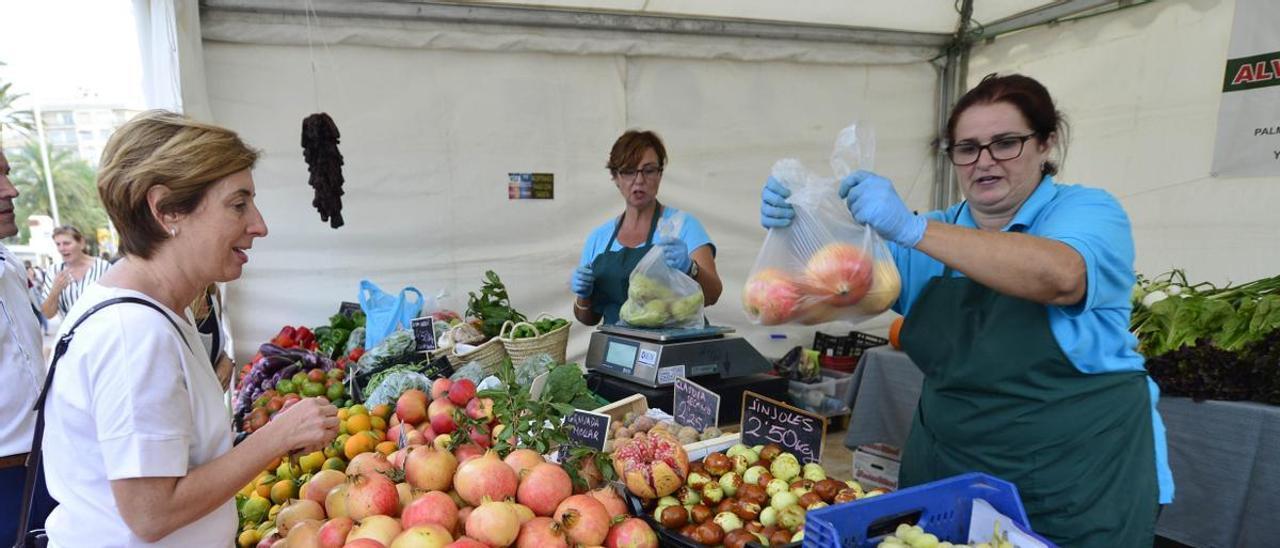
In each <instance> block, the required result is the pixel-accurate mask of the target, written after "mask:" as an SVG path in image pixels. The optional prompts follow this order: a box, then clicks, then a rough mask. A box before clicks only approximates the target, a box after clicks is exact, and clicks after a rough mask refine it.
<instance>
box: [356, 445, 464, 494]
mask: <svg viewBox="0 0 1280 548" xmlns="http://www.w3.org/2000/svg"><path fill="white" fill-rule="evenodd" d="M364 454H367V453H364ZM364 454H362V455H356V456H357V458H358V457H360V456H363V455H364ZM457 469H458V459H457V458H455V457H454V456H453V453H450V452H448V451H437V450H436V449H435V448H433V447H428V446H425V445H423V446H420V447H415V448H413V451H410V452H409V456H408V457H406V458H405V459H404V479H405V481H407V482H409V485H412V486H414V487H415V488H418V489H426V490H428V491H444V490H447V489H448V488H449V484H450V483H452V482H453V473H454V472H455V471H457Z"/></svg>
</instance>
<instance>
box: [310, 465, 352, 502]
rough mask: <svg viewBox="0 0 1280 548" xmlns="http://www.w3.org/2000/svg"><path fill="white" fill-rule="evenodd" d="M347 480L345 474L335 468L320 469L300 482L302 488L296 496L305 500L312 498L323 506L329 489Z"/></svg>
mask: <svg viewBox="0 0 1280 548" xmlns="http://www.w3.org/2000/svg"><path fill="white" fill-rule="evenodd" d="M346 481H347V476H345V475H343V474H342V472H339V471H337V470H321V471H319V472H316V475H314V476H311V480H310V481H308V482H306V483H304V484H302V490H301V491H299V492H298V496H299V497H301V498H304V499H307V500H314V501H316V502H317V503H319V504H320V505H321V506H324V499H325V497H328V496H329V490H331V489H333V488H334V487H337V486H339V485H342V484H343V483H345V482H346Z"/></svg>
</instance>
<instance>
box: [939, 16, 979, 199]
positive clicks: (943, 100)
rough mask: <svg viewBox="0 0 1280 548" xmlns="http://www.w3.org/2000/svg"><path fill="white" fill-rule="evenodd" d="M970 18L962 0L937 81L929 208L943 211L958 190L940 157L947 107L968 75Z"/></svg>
mask: <svg viewBox="0 0 1280 548" xmlns="http://www.w3.org/2000/svg"><path fill="white" fill-rule="evenodd" d="M972 19H973V0H964V3H963V4H962V5H961V7H960V24H959V25H958V26H957V28H956V33H955V36H954V38H953V39H952V42H951V44H950V45H948V46H947V49H946V61H945V63H944V64H943V66H942V74H941V78H939V82H938V104H937V106H936V108H937V131H938V139H937V140H936V141H935V142H937V143H938V144H939V147H938V149H937V152H938V154H937V155H936V156H935V160H934V181H933V189H934V191H933V208H934V209H945V208H947V207H948V206H950V205H951V204H953V203H955V202H956V201H957V199H958V198H959V189H957V188H956V186H955V184H954V183H953V180H954V177H953V175H954V173H955V169H954V166H952V165H951V160H950V159H948V158H947V155H946V154H943V153H942V151H943V148H942V147H944V146H946V143H945V142H944V140H945V138H946V135H947V118H948V117H949V116H950V114H951V106H952V105H954V104H955V102H956V100H957V99H958V98H959V97H960V92H961V91H962V90H963V89H964V85H965V81H966V79H967V77H968V72H969V47H970V44H971V39H970V36H969V32H970V31H969V27H970V24H971V22H972Z"/></svg>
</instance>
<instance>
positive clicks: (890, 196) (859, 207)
mask: <svg viewBox="0 0 1280 548" xmlns="http://www.w3.org/2000/svg"><path fill="white" fill-rule="evenodd" d="M840 197H841V198H843V199H844V200H845V202H846V203H847V204H848V205H849V213H851V214H852V215H853V218H854V220H856V221H858V222H859V223H862V224H864V225H867V226H870V227H871V228H873V229H875V231H876V232H878V233H879V234H880V235H881V236H883V237H885V238H886V239H888V240H890V241H893V242H896V243H897V244H898V245H902V246H906V247H915V246H916V244H918V243H920V239H921V238H923V237H924V229H925V228H926V227H927V226H928V225H929V222H928V221H927V220H925V218H924V217H921V216H919V215H916V214H915V213H912V212H911V210H910V209H907V204H904V203H902V198H900V197H898V192H897V191H895V190H894V189H893V183H892V182H890V181H889V180H888V179H885V178H884V177H881V176H879V175H876V174H875V173H872V172H870V171H862V170H858V171H857V172H854V173H853V174H852V175H849V176H848V177H845V178H844V180H843V181H841V182H840Z"/></svg>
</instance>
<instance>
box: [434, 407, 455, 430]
mask: <svg viewBox="0 0 1280 548" xmlns="http://www.w3.org/2000/svg"><path fill="white" fill-rule="evenodd" d="M440 401H443V402H445V403H446V404H449V405H453V404H451V403H449V402H448V401H447V400H440ZM431 405H432V406H435V404H434V403H432V404H431ZM457 428H458V425H457V423H455V422H453V412H452V411H450V412H440V413H437V414H435V415H432V416H431V430H432V431H434V432H439V433H441V434H452V433H453V431H454V430H457Z"/></svg>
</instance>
